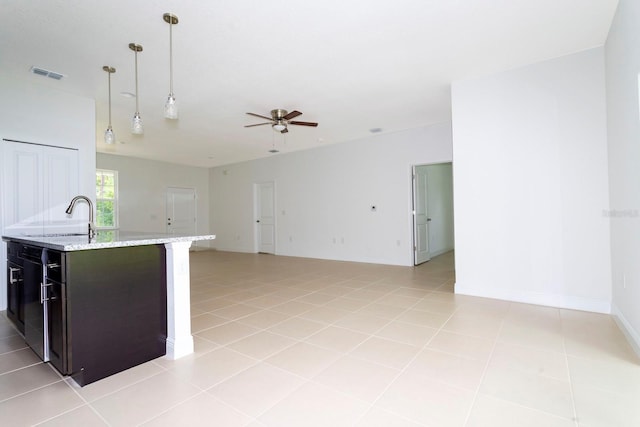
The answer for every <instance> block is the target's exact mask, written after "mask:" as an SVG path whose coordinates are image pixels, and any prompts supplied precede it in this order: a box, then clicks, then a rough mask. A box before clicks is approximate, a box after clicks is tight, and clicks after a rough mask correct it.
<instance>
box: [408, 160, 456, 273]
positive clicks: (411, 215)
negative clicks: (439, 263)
mask: <svg viewBox="0 0 640 427" xmlns="http://www.w3.org/2000/svg"><path fill="white" fill-rule="evenodd" d="M447 164H451V165H452V166H453V161H452V160H444V161H439V162H430V163H416V164H412V165H410V166H409V216H408V217H409V229H410V234H411V247H410V248H409V256H410V260H411V265H412V266H414V267H416V264H415V259H416V258H415V250H414V247H415V245H416V241H415V239H416V234H415V228H414V227H415V221H414V212H413V211H414V200H413V198H414V190H413V188H414V179H413V171H414V170H415V168H416V167H418V166H435V165H447ZM452 213H454V214H455V207H454V210H453V212H452ZM436 256H437V255H436ZM427 262H428V261H427ZM419 265H420V264H419Z"/></svg>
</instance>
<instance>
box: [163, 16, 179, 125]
mask: <svg viewBox="0 0 640 427" xmlns="http://www.w3.org/2000/svg"><path fill="white" fill-rule="evenodd" d="M162 19H163V20H164V22H166V23H167V24H169V96H168V97H167V102H165V104H164V116H165V117H166V118H167V119H172V120H176V119H177V118H178V105H177V104H176V97H175V96H174V95H173V26H174V25H176V24H177V23H178V17H177V16H175V15H173V14H171V13H165V14H164V15H162Z"/></svg>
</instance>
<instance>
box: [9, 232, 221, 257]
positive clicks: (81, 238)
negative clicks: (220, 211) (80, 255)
mask: <svg viewBox="0 0 640 427" xmlns="http://www.w3.org/2000/svg"><path fill="white" fill-rule="evenodd" d="M215 238H216V236H215V235H213V234H209V235H199V236H182V235H173V234H165V233H144V232H137V231H121V230H99V231H98V234H97V236H96V237H95V238H93V239H91V240H89V236H88V235H87V234H82V235H78V234H70V233H36V232H34V233H16V234H10V233H7V234H6V235H3V236H2V240H6V241H9V240H10V241H15V242H20V243H25V244H29V245H33V246H38V247H42V248H48V249H54V250H58V251H64V252H70V251H84V250H91V249H104V248H120V247H125V246H144V245H158V244H164V243H175V242H193V241H198V240H213V239H215Z"/></svg>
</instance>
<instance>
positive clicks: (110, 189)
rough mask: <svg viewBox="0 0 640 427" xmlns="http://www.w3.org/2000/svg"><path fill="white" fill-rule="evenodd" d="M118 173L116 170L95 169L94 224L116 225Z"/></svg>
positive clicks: (107, 226)
mask: <svg viewBox="0 0 640 427" xmlns="http://www.w3.org/2000/svg"><path fill="white" fill-rule="evenodd" d="M117 199H118V175H117V172H116V171H109V170H97V171H96V226H97V227H106V228H115V227H117V217H118V216H117Z"/></svg>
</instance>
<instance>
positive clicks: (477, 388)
mask: <svg viewBox="0 0 640 427" xmlns="http://www.w3.org/2000/svg"><path fill="white" fill-rule="evenodd" d="M510 309H511V304H509V310H510ZM509 310H507V312H508V311H509ZM505 317H506V315H505ZM505 317H503V318H502V319H501V320H500V328H499V329H498V333H497V334H496V337H495V339H494V340H493V346H492V347H491V353H490V354H489V357H488V358H487V362H486V363H485V365H484V369H483V370H482V375H481V376H480V381H478V386H477V387H476V391H475V393H474V394H473V399H472V400H471V405H469V409H468V410H467V416H466V417H465V420H464V423H463V424H462V425H463V426H466V425H467V424H468V423H469V419H470V418H471V413H472V412H473V408H474V406H475V405H476V402H477V400H478V395H479V394H480V388H481V387H482V383H483V382H484V379H485V377H486V375H487V371H488V370H489V365H490V364H491V360H492V359H493V355H494V353H495V351H496V347H497V346H498V338H499V337H500V333H501V332H502V328H503V327H504V322H505Z"/></svg>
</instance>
